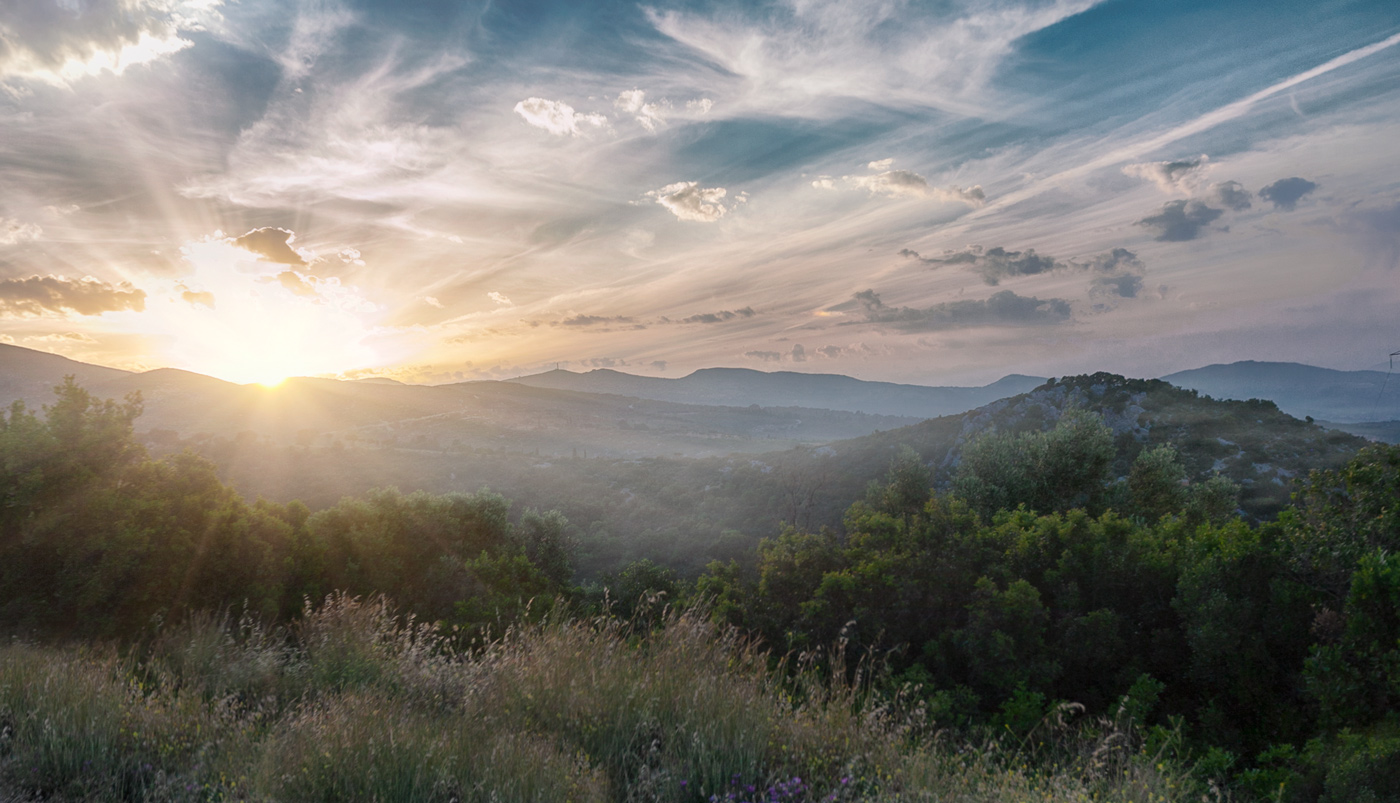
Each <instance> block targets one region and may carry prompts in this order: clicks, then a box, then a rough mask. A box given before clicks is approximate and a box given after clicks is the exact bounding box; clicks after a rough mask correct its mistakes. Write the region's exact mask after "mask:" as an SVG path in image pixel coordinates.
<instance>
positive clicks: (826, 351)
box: [816, 346, 846, 359]
mask: <svg viewBox="0 0 1400 803" xmlns="http://www.w3.org/2000/svg"><path fill="white" fill-rule="evenodd" d="M816 351H817V353H818V354H820V355H822V356H823V357H826V358H827V359H836V358H837V357H840V356H841V355H842V354H844V353H846V349H844V348H842V347H840V346H822V347H821V348H819V349H817V350H816Z"/></svg>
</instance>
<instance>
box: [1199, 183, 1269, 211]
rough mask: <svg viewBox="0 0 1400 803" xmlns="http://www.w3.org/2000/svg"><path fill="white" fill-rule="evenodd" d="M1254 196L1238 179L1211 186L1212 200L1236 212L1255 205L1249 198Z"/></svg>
mask: <svg viewBox="0 0 1400 803" xmlns="http://www.w3.org/2000/svg"><path fill="white" fill-rule="evenodd" d="M1252 197H1253V196H1252V195H1250V194H1249V190H1247V189H1245V188H1244V185H1243V184H1241V183H1239V182H1238V181H1226V182H1223V183H1221V184H1216V185H1215V186H1214V187H1211V200H1213V201H1215V202H1216V203H1218V204H1220V205H1221V206H1224V207H1226V208H1227V209H1233V210H1234V211H1236V212H1243V211H1244V210H1246V209H1248V208H1250V207H1251V206H1253V204H1252V203H1250V200H1249V199H1250V198H1252ZM1266 200H1267V199H1266Z"/></svg>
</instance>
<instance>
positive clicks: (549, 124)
mask: <svg viewBox="0 0 1400 803" xmlns="http://www.w3.org/2000/svg"><path fill="white" fill-rule="evenodd" d="M515 113H516V114H518V115H520V116H521V117H523V118H525V122H527V123H529V124H530V125H532V126H534V127H536V128H543V129H544V130H546V131H548V132H549V133H551V134H553V135H555V136H556V137H577V136H582V135H583V133H584V132H585V130H587V129H589V128H593V129H598V128H603V127H604V126H606V125H607V124H608V118H607V117H605V116H604V115H601V114H579V113H577V112H575V111H574V107H573V106H570V105H569V104H567V103H565V102H563V101H561V100H545V99H544V98H526V99H525V100H522V101H520V102H519V103H517V104H515Z"/></svg>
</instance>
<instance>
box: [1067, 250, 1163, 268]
mask: <svg viewBox="0 0 1400 803" xmlns="http://www.w3.org/2000/svg"><path fill="white" fill-rule="evenodd" d="M1071 264H1073V265H1075V266H1076V267H1080V268H1084V269H1085V270H1092V271H1098V272H1099V273H1109V272H1116V271H1125V270H1128V271H1137V272H1141V271H1142V270H1143V269H1145V268H1146V267H1147V266H1146V265H1144V264H1142V260H1141V259H1138V255H1137V254H1135V253H1133V252H1132V251H1129V250H1128V249H1126V248H1114V249H1113V250H1111V251H1105V252H1103V253H1102V254H1098V255H1096V256H1092V257H1089V259H1088V260H1087V261H1085V262H1073V263H1071Z"/></svg>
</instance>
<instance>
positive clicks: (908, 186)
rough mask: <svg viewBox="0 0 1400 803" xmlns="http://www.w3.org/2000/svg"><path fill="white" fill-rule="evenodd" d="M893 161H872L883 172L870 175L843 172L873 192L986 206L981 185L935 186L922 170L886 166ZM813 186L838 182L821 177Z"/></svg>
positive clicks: (852, 183) (856, 184)
mask: <svg viewBox="0 0 1400 803" xmlns="http://www.w3.org/2000/svg"><path fill="white" fill-rule="evenodd" d="M893 163H894V160H893V159H880V160H879V161H875V162H871V163H869V164H868V165H866V167H868V168H870V169H871V170H880V171H882V172H878V173H875V174H873V175H869V176H843V177H842V178H843V179H844V180H845V181H846V182H847V183H849V184H851V185H852V186H854V187H857V188H859V189H863V190H866V191H867V192H869V193H870V194H871V195H886V196H890V197H896V196H905V197H913V198H932V199H933V200H936V201H945V202H956V203H964V204H967V205H968V206H973V207H978V206H982V205H983V204H984V203H985V202H986V200H987V196H986V194H985V193H983V192H982V188H981V187H980V186H975V187H932V186H929V183H928V180H927V179H925V178H924V177H923V176H921V175H919V174H918V173H914V172H912V171H909V170H887V169H885V168H888V167H889V166H890V165H891V164H893ZM812 186H814V187H818V188H821V189H830V188H832V187H833V186H834V185H833V184H832V183H831V181H830V179H825V178H819V179H817V181H814V182H812Z"/></svg>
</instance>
